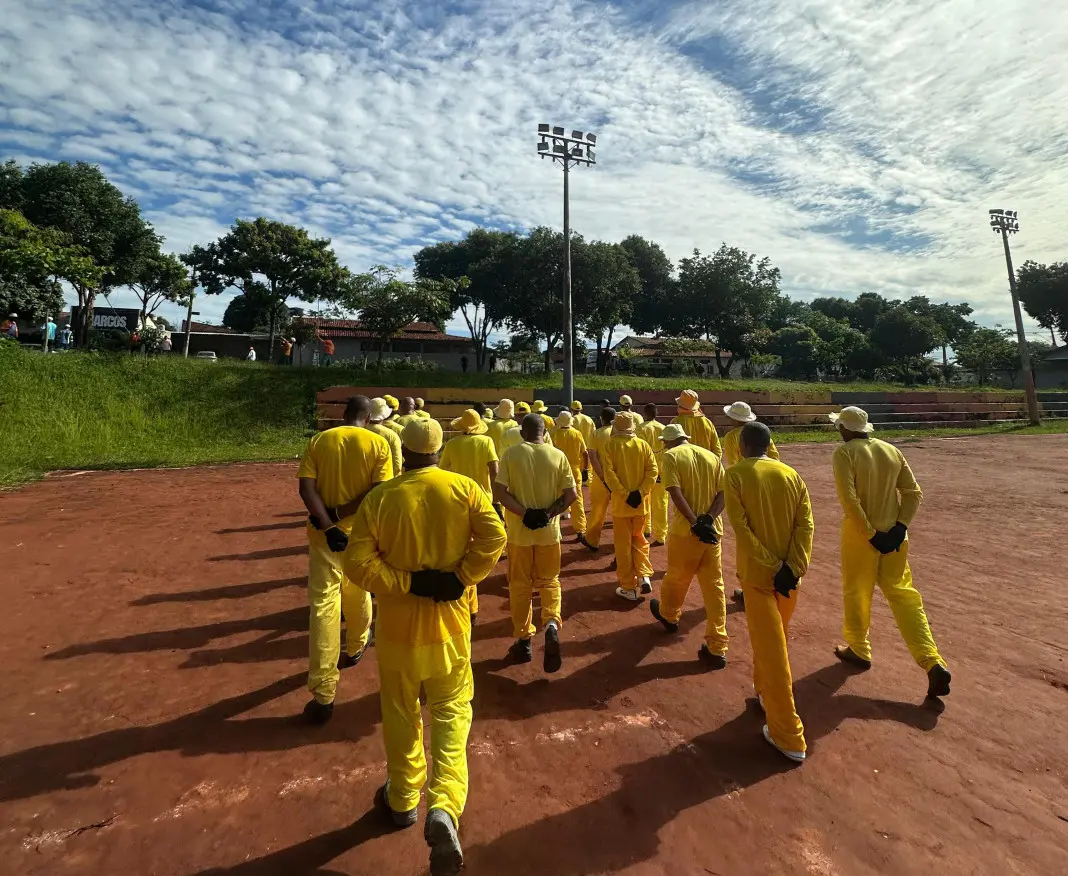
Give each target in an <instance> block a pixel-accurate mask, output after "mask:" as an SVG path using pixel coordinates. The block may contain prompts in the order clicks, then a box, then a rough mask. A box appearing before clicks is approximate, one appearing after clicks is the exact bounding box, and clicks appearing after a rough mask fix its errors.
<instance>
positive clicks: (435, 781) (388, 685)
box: [378, 661, 475, 824]
mask: <svg viewBox="0 0 1068 876" xmlns="http://www.w3.org/2000/svg"><path fill="white" fill-rule="evenodd" d="M378 677H379V687H380V688H381V699H382V737H383V739H384V741H385V744H386V774H387V775H388V776H389V807H390V809H392V810H393V811H394V812H410V811H411V810H412V809H415V808H416V807H417V806H418V805H419V792H420V791H421V790H422V788H423V785H424V784H426V752H425V751H424V750H423V713H422V709H421V707H420V705H419V689H420V687H422V688H423V689H424V690H425V691H426V705H427V709H429V711H430V756H431V758H432V759H433V770H432V773H431V776H430V786H429V787H428V788H427V792H426V803H427V808H428V809H444V810H445V811H446V812H448V813H449V815H451V816H452V819H453V821H454V822H455V823H456V824H459V823H460V816H461V815H462V814H463V811H464V806H465V805H466V803H467V783H468V777H467V737H468V734H469V733H470V732H471V697H472V696H473V695H474V691H475V684H474V678H473V676H472V675H471V664H470V663H469V662H467V661H464V662H461V663H457V664H455V665H454V667H453V670H452V672H450V673H449V674H448V675H438V676H434V677H432V678H419V676H418V674H417V673H409V672H396V671H389V670H382V669H380V670H379V673H378Z"/></svg>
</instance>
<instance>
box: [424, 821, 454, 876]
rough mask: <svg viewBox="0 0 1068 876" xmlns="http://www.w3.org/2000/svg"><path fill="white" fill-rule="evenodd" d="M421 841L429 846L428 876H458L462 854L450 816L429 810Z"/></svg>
mask: <svg viewBox="0 0 1068 876" xmlns="http://www.w3.org/2000/svg"><path fill="white" fill-rule="evenodd" d="M423 839H425V840H426V844H427V845H428V846H430V876H459V873H460V871H461V870H463V868H464V852H463V849H462V848H460V837H459V836H457V834H456V825H455V824H453V821H452V816H450V815H449V813H448V812H446V811H445V810H444V809H431V810H430V811H429V812H428V813H427V814H426V824H425V825H424V826H423Z"/></svg>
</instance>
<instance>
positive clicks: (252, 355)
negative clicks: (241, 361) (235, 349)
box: [245, 346, 256, 362]
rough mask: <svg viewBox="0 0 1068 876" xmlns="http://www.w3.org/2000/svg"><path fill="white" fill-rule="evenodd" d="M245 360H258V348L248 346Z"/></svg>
mask: <svg viewBox="0 0 1068 876" xmlns="http://www.w3.org/2000/svg"><path fill="white" fill-rule="evenodd" d="M245 361H246V362H255V361H256V348H255V347H252V346H250V347H249V348H248V352H247V353H246V354H245Z"/></svg>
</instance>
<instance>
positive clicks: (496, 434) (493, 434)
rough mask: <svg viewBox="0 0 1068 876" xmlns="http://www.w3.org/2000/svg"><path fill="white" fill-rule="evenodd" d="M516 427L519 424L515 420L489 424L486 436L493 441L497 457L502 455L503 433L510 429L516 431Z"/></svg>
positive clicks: (497, 421)
mask: <svg viewBox="0 0 1068 876" xmlns="http://www.w3.org/2000/svg"><path fill="white" fill-rule="evenodd" d="M518 426H519V424H518V423H517V422H516V421H515V420H494V421H493V422H492V423H490V424H489V430H488V431H487V432H486V434H487V435H489V436H490V439H491V440H492V441H493V446H494V448H496V450H497V456H498V457H500V456H501V455H502V454H503V453H504V449H505V448H504V433H505V432H507V431H508V430H510V429H516V428H518Z"/></svg>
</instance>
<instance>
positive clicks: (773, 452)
mask: <svg viewBox="0 0 1068 876" xmlns="http://www.w3.org/2000/svg"><path fill="white" fill-rule="evenodd" d="M723 413H725V414H726V415H727V416H728V417H729V418H730V419H731V420H733V421H734V422H735V423H737V424H738V425H737V426H735V427H734V428H733V429H731V430H730V431H729V432H728V433H727V434H726V435H724V436H723V465H724V467H725V468H730V467H731V466H732V465H734V463H736V462H737V461H738V460H740V459H741V458H742V449H741V446H740V445H739V438H740V437H741V434H742V426H744V425H745V424H746V423H753V422H755V421H756V414H754V413H753V409H752V408H751V407H749V405H748V404H746V403H745V402H744V401H736V402H732V403H731V404H729V405H725V406H724V408H723ZM768 458H769V459H778V458H779V449H778V448H777V447H776V446H775V440H774V439H772V442H771V444H770V445H769V447H768Z"/></svg>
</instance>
